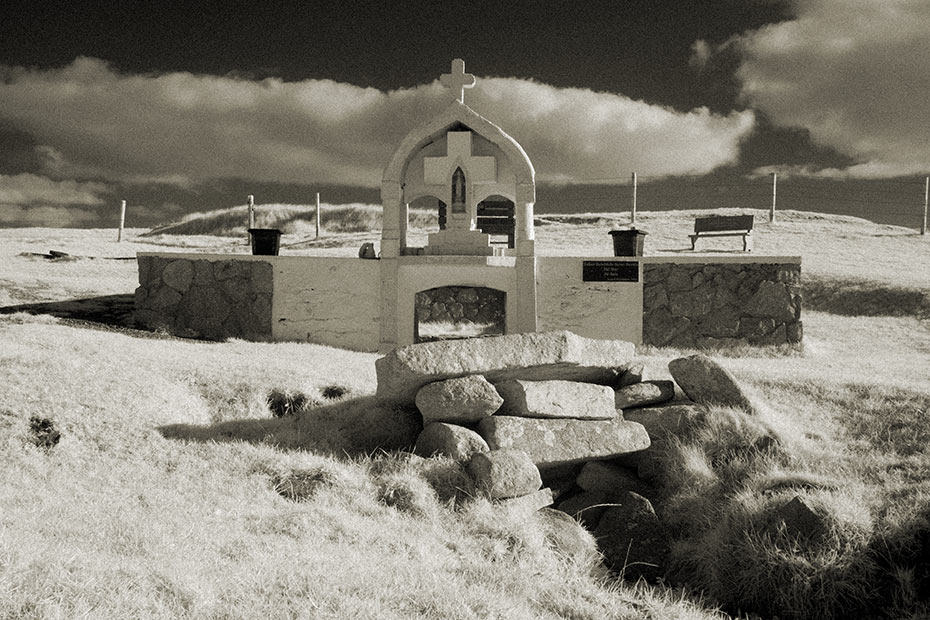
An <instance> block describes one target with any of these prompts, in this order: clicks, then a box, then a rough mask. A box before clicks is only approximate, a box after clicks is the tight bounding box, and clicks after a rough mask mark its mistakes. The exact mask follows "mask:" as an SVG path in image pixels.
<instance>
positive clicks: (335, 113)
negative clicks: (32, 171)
mask: <svg viewBox="0 0 930 620" xmlns="http://www.w3.org/2000/svg"><path fill="white" fill-rule="evenodd" d="M437 73H439V68H437ZM448 100H449V98H448V92H447V91H445V89H443V88H442V87H441V86H440V85H439V83H438V80H437V81H434V82H432V83H430V84H425V85H421V86H417V87H414V88H406V89H398V90H392V91H388V92H384V91H379V90H377V89H373V88H361V87H358V86H354V85H351V84H345V83H339V82H334V81H331V80H305V81H300V82H283V81H281V80H278V79H264V80H250V79H246V78H237V77H231V76H222V77H221V76H209V75H193V74H190V73H182V72H178V73H166V74H123V73H119V72H118V71H116V70H114V69H113V68H112V67H110V66H109V65H108V64H107V63H105V62H103V61H101V60H97V59H93V58H78V59H76V60H75V61H74V62H72V63H71V64H70V65H68V66H65V67H63V68H57V69H38V70H37V69H24V68H18V67H14V68H0V119H6V120H7V121H8V122H11V123H14V124H15V125H16V126H18V127H22V128H23V129H25V130H26V131H28V132H30V133H31V134H32V135H34V136H35V137H36V139H37V141H38V142H39V143H41V144H43V145H44V147H43V149H44V150H43V152H42V153H41V155H42V157H43V160H44V161H45V162H46V172H47V173H48V174H52V175H54V176H56V177H57V176H69V177H72V178H87V177H96V178H104V179H107V180H110V181H120V182H130V183H134V182H137V183H142V182H146V183H152V182H163V183H170V184H173V185H176V186H184V185H185V184H186V185H193V184H197V183H200V182H202V181H204V180H209V179H217V178H230V177H236V178H243V179H252V180H255V181H270V182H279V183H301V184H308V185H310V184H320V183H331V184H332V183H335V184H351V185H364V186H368V187H376V186H378V185H379V183H380V179H381V172H382V168H383V166H384V165H385V164H386V163H387V161H388V159H389V158H390V156H391V153H392V152H393V150H394V148H395V147H396V146H397V144H398V143H399V142H400V141H401V139H402V138H403V136H404V135H405V134H406V133H407V132H408V131H410V130H411V129H413V128H414V127H415V126H416V125H417V124H418V123H420V122H422V121H423V120H424V119H427V118H429V117H431V116H432V115H434V114H437V113H438V112H439V111H440V110H441V109H442V108H443V107H444V106H445V105H447V102H448ZM466 101H467V102H468V103H469V105H471V106H472V107H474V108H475V109H476V110H477V111H478V112H480V113H482V114H484V115H485V116H487V117H488V118H490V119H491V120H493V121H494V122H496V123H498V124H499V125H501V126H502V127H504V128H505V130H507V131H508V132H509V133H511V134H512V135H513V136H514V137H515V138H517V140H519V141H520V142H521V144H523V146H524V148H525V149H526V150H527V152H528V153H529V155H530V157H531V158H532V159H533V161H534V164H535V165H536V169H537V171H538V172H539V174H540V178H541V179H550V180H558V179H561V180H567V181H580V180H587V179H594V178H604V177H612V178H616V177H622V178H625V177H626V176H627V175H628V174H629V173H630V172H631V171H636V172H639V173H641V174H649V175H673V174H688V173H702V172H707V171H709V170H711V169H713V168H715V167H718V166H721V165H725V164H728V163H731V162H733V161H735V159H736V158H737V156H738V150H739V142H740V141H741V140H742V139H743V138H744V137H745V136H747V135H748V133H749V132H750V131H751V129H752V126H753V115H752V114H751V113H750V112H741V113H732V114H729V115H726V116H719V115H715V114H712V113H710V112H709V111H708V110H706V109H703V108H702V109H696V110H692V111H690V112H687V113H680V112H675V111H673V110H670V109H666V108H663V107H659V106H655V105H650V104H647V103H644V102H641V101H633V100H631V99H629V98H626V97H623V96H621V95H616V94H608V93H596V92H592V91H590V90H583V89H560V88H554V87H551V86H547V85H544V84H539V83H536V82H532V81H528V80H522V79H516V78H491V79H479V81H478V87H477V88H475V89H473V90H471V91H469V92H468V95H467V98H466Z"/></svg>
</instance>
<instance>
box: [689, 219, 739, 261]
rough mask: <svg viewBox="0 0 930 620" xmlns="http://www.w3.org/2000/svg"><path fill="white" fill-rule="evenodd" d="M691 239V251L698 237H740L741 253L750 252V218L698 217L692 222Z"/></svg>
mask: <svg viewBox="0 0 930 620" xmlns="http://www.w3.org/2000/svg"><path fill="white" fill-rule="evenodd" d="M688 236H689V237H691V249H692V250H693V249H694V243H695V242H696V241H697V240H698V237H742V238H743V251H744V252H751V251H752V216H751V215H712V216H709V217H698V218H695V220H694V234H693V235H688Z"/></svg>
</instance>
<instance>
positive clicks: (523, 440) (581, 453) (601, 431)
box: [478, 415, 649, 468]
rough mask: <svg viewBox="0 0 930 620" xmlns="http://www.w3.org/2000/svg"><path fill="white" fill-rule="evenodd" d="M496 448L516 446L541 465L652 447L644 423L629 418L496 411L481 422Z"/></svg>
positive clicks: (484, 435) (557, 463) (486, 439)
mask: <svg viewBox="0 0 930 620" xmlns="http://www.w3.org/2000/svg"><path fill="white" fill-rule="evenodd" d="M478 433H479V434H480V435H481V436H482V437H484V440H485V441H487V442H488V446H490V448H491V449H492V450H495V449H500V448H516V449H518V450H523V451H524V452H526V453H527V454H528V455H529V456H530V458H531V459H532V460H533V462H534V463H535V464H536V466H537V467H540V468H542V467H552V466H558V465H565V464H570V463H581V462H584V461H590V460H594V459H605V458H611V457H615V456H620V455H622V454H627V453H630V452H637V451H639V450H644V449H645V448H648V447H649V435H648V433H646V429H645V428H643V425H642V424H638V423H636V422H628V421H626V420H621V419H614V420H554V419H549V420H547V419H540V418H518V417H514V416H500V415H495V416H491V417H489V418H485V419H483V420H481V422H479V423H478Z"/></svg>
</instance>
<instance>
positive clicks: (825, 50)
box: [0, 0, 930, 227]
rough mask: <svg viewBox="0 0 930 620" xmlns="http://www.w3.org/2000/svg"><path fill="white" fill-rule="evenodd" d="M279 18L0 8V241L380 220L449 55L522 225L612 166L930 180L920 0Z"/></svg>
mask: <svg viewBox="0 0 930 620" xmlns="http://www.w3.org/2000/svg"><path fill="white" fill-rule="evenodd" d="M277 4H278V3H255V2H249V3H239V2H229V1H227V2H195V1H191V2H183V3H172V2H168V1H165V2H158V3H153V2H144V1H132V0H122V1H120V2H115V1H110V2H103V1H99V0H98V1H80V0H72V1H70V2H55V1H53V0H49V1H43V0H29V1H22V0H4V1H3V2H2V3H0V226H80V227H109V226H112V225H114V221H115V219H114V218H115V217H117V214H118V204H119V201H120V200H121V199H125V200H127V201H128V202H129V205H130V207H129V215H128V216H127V220H128V222H127V224H128V225H131V226H133V225H134V226H152V225H155V224H157V223H160V222H165V221H169V220H171V219H174V218H177V217H180V216H182V215H184V214H186V213H189V212H192V211H203V210H209V209H216V208H223V207H228V206H231V205H233V204H242V203H244V202H245V196H246V194H255V195H256V200H257V201H258V202H259V203H260V204H261V203H271V202H281V203H312V202H313V199H314V194H315V192H321V194H322V197H323V199H324V201H327V202H351V201H362V202H378V187H379V183H380V178H381V172H382V168H383V166H384V165H385V164H386V162H387V161H388V159H389V158H390V156H391V153H392V152H393V150H394V148H395V147H396V146H397V144H398V143H399V142H400V141H401V139H402V138H403V136H404V135H406V134H407V132H409V131H410V130H412V129H413V128H414V127H415V126H416V125H417V124H418V123H420V122H423V121H425V120H427V119H429V118H430V117H431V116H432V115H434V114H437V113H438V112H439V111H440V110H441V109H442V108H443V107H444V106H446V105H448V102H449V101H450V94H449V91H448V90H446V89H445V88H443V87H442V86H441V85H440V84H439V81H438V79H439V76H440V74H442V73H446V72H448V71H449V67H450V63H451V60H452V59H453V58H462V59H464V60H465V64H466V70H467V71H469V72H471V73H473V74H475V75H476V77H477V86H476V87H475V88H474V89H471V90H468V91H466V96H465V103H466V104H467V105H469V106H471V107H472V108H474V109H475V110H476V111H477V112H479V113H480V114H482V115H484V116H486V117H487V118H489V119H490V120H492V121H493V122H495V123H496V124H498V125H500V126H501V127H503V128H504V129H505V131H507V132H508V133H510V134H511V135H512V136H513V137H514V138H516V139H517V141H518V142H520V143H521V145H522V146H523V147H524V149H525V150H526V151H527V153H528V154H529V156H530V158H531V160H532V161H533V163H534V165H535V167H536V171H537V181H538V183H539V191H538V195H539V200H538V201H537V211H539V210H540V209H541V208H544V207H546V206H550V207H553V206H558V205H556V204H555V203H558V202H559V201H568V202H570V201H571V196H575V199H576V201H577V200H578V198H577V197H578V196H582V197H585V198H583V200H588V201H590V203H591V204H593V205H595V206H597V207H600V206H601V205H604V206H607V207H609V206H610V204H607V203H611V204H612V203H613V202H616V201H619V200H620V197H619V196H617V197H616V201H615V200H614V198H610V199H604V200H601V199H599V198H597V196H600V195H601V194H603V195H611V196H613V195H612V194H610V192H609V190H604V189H603V188H604V187H605V186H610V184H615V185H616V184H621V183H627V184H628V183H629V178H630V175H631V173H633V172H636V173H637V174H638V175H639V176H640V178H641V179H642V181H643V182H644V183H650V182H651V183H654V184H656V187H659V185H661V184H662V183H666V185H667V186H669V187H671V186H674V185H675V183H676V182H679V183H680V181H681V180H682V179H688V180H693V179H698V180H701V179H706V180H707V183H718V184H720V185H721V187H723V186H732V187H736V186H741V187H742V186H745V187H752V188H755V189H753V192H755V194H753V196H754V198H753V199H754V200H756V198H758V197H757V196H756V194H758V195H759V196H762V197H764V195H765V193H766V192H767V191H768V190H767V189H766V187H765V185H764V182H766V181H765V178H766V177H768V176H770V174H771V173H772V172H777V173H779V175H780V176H781V177H782V178H791V177H792V176H795V177H797V178H804V179H809V180H811V182H814V181H816V180H818V179H823V180H836V179H850V183H852V184H853V185H848V186H847V187H860V186H861V185H855V184H856V183H858V184H861V183H865V182H867V181H874V180H879V179H880V180H892V181H895V182H898V180H900V182H905V181H907V182H908V183H913V182H915V179H921V180H922V178H923V175H925V174H927V173H928V171H930V123H928V122H927V119H928V118H930V97H928V94H930V71H928V70H927V67H926V61H927V59H928V58H930V37H928V36H927V34H926V33H927V32H930V2H927V0H716V1H711V0H691V1H688V2H685V1H680V0H649V1H646V0H626V1H624V0H613V1H606V0H596V1H592V2H564V1H563V2H546V1H545V0H538V1H536V2H521V1H514V2H510V3H500V2H483V1H475V2H468V3H447V4H441V3H437V2H403V3H401V2H393V3H375V2H339V3H322V2H312V1H311V2H301V3H288V6H277ZM280 4H284V3H280ZM753 183H755V185H753ZM700 185H701V183H700V182H697V183H695V186H700ZM592 187H593V188H601V189H595V190H592V189H591V188H592ZM908 187H910V186H908ZM573 189H574V190H576V191H573ZM820 191H822V188H821V190H820ZM909 191H910V190H909ZM586 192H587V193H586ZM599 192H600V193H599ZM605 192H607V193H606V194H605ZM647 195H648V194H647ZM761 199H762V198H759V200H761ZM675 200H680V199H675ZM618 204H619V203H618ZM624 206H625V205H624ZM690 206H693V205H688V204H681V207H682V208H688V207H690ZM754 206H764V205H762V204H760V205H754ZM555 210H557V209H555ZM614 210H616V209H614Z"/></svg>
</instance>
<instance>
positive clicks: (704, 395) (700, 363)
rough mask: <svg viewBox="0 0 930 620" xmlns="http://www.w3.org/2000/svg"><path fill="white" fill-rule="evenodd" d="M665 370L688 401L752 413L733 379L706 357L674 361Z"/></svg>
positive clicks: (740, 388) (752, 408)
mask: <svg viewBox="0 0 930 620" xmlns="http://www.w3.org/2000/svg"><path fill="white" fill-rule="evenodd" d="M668 370H669V372H670V373H672V378H673V379H675V382H676V383H678V385H679V386H680V387H681V389H682V390H683V391H684V393H685V394H686V395H687V396H688V398H690V399H691V400H693V401H695V402H698V403H702V404H705V405H721V406H724V407H736V408H737V409H742V410H743V411H746V412H747V413H754V412H755V408H754V407H753V405H752V403H751V402H750V401H749V396H748V395H747V394H746V392H745V390H743V388H742V387H740V385H739V383H737V381H736V378H735V377H734V376H733V375H731V374H730V372H729V371H728V370H727V369H726V368H724V367H723V366H721V365H720V364H718V363H717V362H715V361H714V360H712V359H710V358H709V357H707V356H706V355H691V356H689V357H680V358H678V359H674V360H672V361H670V362H669V363H668Z"/></svg>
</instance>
